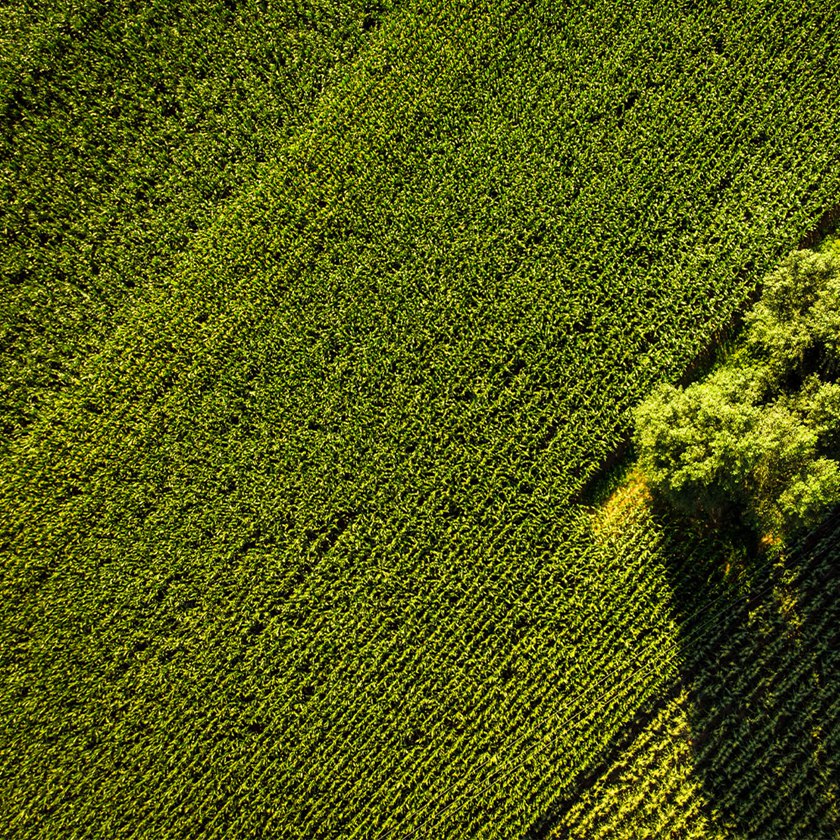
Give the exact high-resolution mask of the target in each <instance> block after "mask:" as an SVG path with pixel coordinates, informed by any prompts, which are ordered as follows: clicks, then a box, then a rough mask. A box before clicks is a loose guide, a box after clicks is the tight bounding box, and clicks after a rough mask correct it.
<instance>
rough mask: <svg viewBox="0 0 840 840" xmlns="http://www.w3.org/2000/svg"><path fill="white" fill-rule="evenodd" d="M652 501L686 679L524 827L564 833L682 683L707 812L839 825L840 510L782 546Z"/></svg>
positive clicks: (791, 824)
mask: <svg viewBox="0 0 840 840" xmlns="http://www.w3.org/2000/svg"><path fill="white" fill-rule="evenodd" d="M616 480H617V481H620V478H617V479H616ZM653 515H654V518H655V520H656V527H657V530H659V531H660V532H661V533H663V534H664V535H665V543H664V545H663V546H662V556H663V557H664V558H666V572H667V576H668V581H669V584H670V588H671V592H672V601H673V610H674V618H675V619H676V621H677V622H678V625H679V628H680V629H679V656H678V660H677V661H679V662H680V675H679V681H678V682H677V683H676V684H675V685H674V686H673V687H672V689H671V690H670V691H668V692H665V693H662V694H661V695H658V696H657V697H656V698H655V699H654V700H652V701H651V702H650V703H649V704H648V705H647V706H645V707H643V708H640V709H639V710H638V712H637V714H636V716H635V718H634V720H633V721H631V722H630V723H629V724H628V725H627V726H626V727H624V729H623V730H622V731H621V732H620V733H619V734H618V735H617V736H616V737H615V738H614V739H613V741H612V742H611V744H610V745H609V746H608V747H607V749H605V750H604V751H603V752H602V754H601V755H600V756H599V758H598V760H597V761H595V762H594V763H593V764H592V765H590V766H589V767H588V768H587V770H586V771H585V772H584V773H582V774H581V776H580V777H579V778H578V779H577V780H576V781H575V782H574V783H573V784H572V785H571V786H570V787H569V788H568V789H567V790H568V792H567V793H566V795H565V796H564V797H563V798H562V799H561V800H559V801H558V802H557V803H556V804H555V806H554V807H553V808H552V809H551V810H550V811H549V812H548V813H545V814H543V815H542V816H541V817H540V818H539V819H537V820H536V821H535V822H534V824H533V825H532V826H531V828H530V830H529V831H528V832H527V833H526V835H525V837H526V838H527V840H538V838H540V839H541V840H544V838H549V837H551V838H554V837H560V836H562V833H560V834H558V833H557V832H558V830H560V826H561V825H562V824H563V822H564V819H565V815H566V813H567V812H568V810H569V809H570V808H571V807H572V806H573V805H574V803H575V802H576V801H577V800H578V798H579V796H580V795H581V794H582V793H583V792H584V791H586V790H588V789H589V788H591V787H592V786H593V785H595V784H596V783H598V782H599V780H603V779H605V778H606V777H605V775H604V774H605V773H608V771H609V769H610V768H611V767H613V766H614V765H615V763H616V762H617V761H619V760H620V759H621V757H622V756H623V755H624V754H625V751H627V750H630V749H632V745H633V743H634V741H635V739H636V738H637V737H638V735H639V734H640V733H641V732H642V731H643V730H645V728H646V727H647V726H648V725H649V724H650V722H651V721H652V720H653V719H654V718H655V717H656V715H657V714H658V713H659V712H660V711H661V710H662V709H664V708H665V707H666V706H667V705H668V704H669V703H670V702H671V701H672V699H673V698H674V697H675V696H676V695H678V694H679V693H680V691H681V690H682V689H683V688H684V689H685V690H686V691H687V693H688V696H689V703H688V718H689V728H690V743H691V752H692V754H693V755H692V757H693V770H692V771H691V772H692V778H693V779H694V780H695V781H696V782H699V784H700V786H701V789H702V792H703V798H705V800H707V803H704V804H703V807H704V808H708V809H709V812H708V813H706V817H707V818H708V820H709V822H710V823H711V824H714V825H718V824H720V825H721V828H724V827H726V828H729V829H731V830H732V836H733V837H738V838H755V839H756V840H758V839H759V838H760V839H761V840H766V839H767V838H780V840H782V838H783V839H784V840H792V838H804V840H822V839H823V838H826V839H827V838H838V837H840V511H838V512H836V513H835V514H833V515H832V516H831V517H830V518H829V519H827V520H826V521H825V522H824V523H823V525H822V526H820V527H819V528H817V529H816V530H815V531H813V532H812V533H811V534H809V535H808V536H807V537H806V538H804V539H802V540H801V541H800V542H799V543H798V544H797V545H796V546H795V547H794V548H792V549H789V550H785V551H779V550H778V549H776V550H775V551H774V550H772V549H770V550H768V549H767V547H766V546H762V545H761V544H760V542H759V541H758V540H757V539H756V537H755V534H753V533H751V532H750V530H749V528H748V527H746V526H744V525H743V524H741V523H739V522H738V521H737V518H733V519H732V520H731V521H730V522H729V523H728V525H727V526H726V527H724V528H721V529H718V530H717V531H712V530H710V529H709V528H706V527H703V526H701V525H699V524H697V523H695V522H692V521H689V520H686V519H682V518H677V517H675V516H674V514H673V513H671V512H670V511H667V510H665V509H662V508H659V507H658V506H657V505H654V512H653ZM651 769H653V768H651ZM663 793H664V792H663ZM651 795H652V796H657V791H656V789H654V790H652V791H651ZM651 804H654V803H651ZM660 805H661V807H662V808H663V809H665V808H667V807H668V805H669V802H668V801H667V796H663V799H662V802H661V803H660ZM711 809H714V810H715V811H717V814H713V813H711ZM663 813H664V812H663ZM636 816H638V815H636ZM680 816H681V815H680ZM680 816H677V817H675V818H674V819H675V820H678V819H680ZM632 819H633V815H628V816H627V817H625V818H622V819H621V820H619V821H617V822H616V823H615V826H614V827H615V830H616V832H617V834H616V835H615V836H622V837H623V836H634V835H633V832H634V830H635V829H640V828H641V827H640V826H634V825H633V824H632ZM685 828H686V826H685V825H683V824H679V825H677V824H675V825H674V827H673V834H668V835H666V836H674V837H678V836H683V835H682V832H683V831H684V830H685ZM724 831H725V828H724ZM628 832H629V834H628ZM604 836H613V835H612V834H610V833H609V831H607V833H606V834H605V835H604ZM644 836H647V835H646V834H645V835H644Z"/></svg>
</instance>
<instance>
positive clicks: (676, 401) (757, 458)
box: [634, 250, 840, 534]
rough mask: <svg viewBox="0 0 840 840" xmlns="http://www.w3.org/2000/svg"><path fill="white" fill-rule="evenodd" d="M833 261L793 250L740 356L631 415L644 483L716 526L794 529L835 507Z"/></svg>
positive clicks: (836, 277)
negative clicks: (727, 521) (741, 518)
mask: <svg viewBox="0 0 840 840" xmlns="http://www.w3.org/2000/svg"><path fill="white" fill-rule="evenodd" d="M838 281H840V261H838V260H837V259H836V258H834V257H832V256H830V255H826V256H824V255H821V254H817V253H814V252H812V251H807V250H803V251H796V252H794V253H793V254H791V255H790V256H789V257H788V258H787V259H786V260H785V261H784V262H783V263H782V264H781V266H780V267H779V268H778V269H776V270H775V271H773V272H772V273H771V274H770V275H769V276H768V278H767V280H766V284H765V287H764V293H763V295H762V298H761V300H760V301H759V302H758V303H757V304H756V305H755V306H754V307H753V309H752V310H751V311H750V312H749V313H748V314H747V316H746V319H745V322H746V326H745V334H744V340H743V344H744V351H743V352H736V353H735V354H734V355H733V357H732V360H731V361H729V362H728V363H727V364H725V365H724V366H723V367H722V368H720V369H718V370H716V371H715V372H714V373H713V374H712V375H710V376H709V377H708V378H707V379H706V380H704V381H703V382H699V383H694V384H692V385H689V386H688V387H687V388H685V389H682V388H675V387H673V386H670V385H663V386H660V388H659V389H658V390H656V391H654V393H653V394H652V395H651V397H650V398H649V399H648V400H646V401H645V402H644V403H642V404H641V405H640V406H639V407H638V408H637V410H636V412H635V415H634V416H635V423H636V431H635V440H636V444H637V446H638V449H639V454H640V464H641V467H642V469H643V470H644V472H645V473H646V475H647V476H648V478H649V480H650V484H651V486H652V487H653V488H654V489H655V490H657V491H659V492H660V493H661V494H662V495H663V496H664V497H665V498H667V499H669V500H670V501H671V502H672V503H674V504H676V505H677V506H678V507H680V508H681V509H683V510H686V511H688V512H690V513H695V514H700V515H704V516H707V517H709V518H710V519H711V521H712V522H713V523H714V524H715V525H720V524H721V522H722V521H723V519H724V518H725V517H726V516H731V515H732V514H733V511H735V510H741V512H742V513H745V514H746V515H747V517H748V518H749V519H750V520H751V521H752V523H753V525H754V526H755V527H756V528H758V529H759V530H760V531H762V532H767V531H770V532H775V533H784V534H793V533H796V532H798V531H801V530H802V529H804V528H807V527H811V526H813V525H814V524H815V523H816V522H817V521H819V519H820V517H821V516H823V515H825V513H826V512H827V511H828V510H830V509H831V508H832V507H833V506H834V505H836V504H837V503H840V483H838V469H840V465H838V463H837V462H836V461H835V460H832V459H831V457H828V456H832V457H834V456H837V455H840V450H838V446H837V444H838V436H840V411H838V409H840V386H838V384H837V383H835V382H833V381H830V380H828V381H826V380H824V379H823V378H821V377H825V376H828V375H831V374H832V373H833V371H834V370H835V369H836V359H837V356H836V347H837V345H838V342H840V333H836V334H835V333H834V332H832V330H834V329H838V330H840V321H837V320H836V313H837V312H840V298H838V297H837V290H838V288H840V286H838Z"/></svg>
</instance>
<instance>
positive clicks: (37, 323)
mask: <svg viewBox="0 0 840 840" xmlns="http://www.w3.org/2000/svg"><path fill="white" fill-rule="evenodd" d="M21 5H22V7H23V10H24V11H23V12H22V13H21V15H19V16H18V18H16V20H17V21H18V22H19V19H20V18H21V17H24V18H28V13H27V12H26V10H27V9H32V8H33V7H36V6H37V7H38V8H39V9H40V8H41V7H42V6H44V5H46V4H32V3H24V4H21ZM383 5H387V4H383ZM65 6H66V8H63V9H59V10H58V11H57V12H56V15H48V16H46V17H45V18H44V21H41V18H40V17H38V16H37V15H36V18H35V19H33V20H31V21H30V23H31V25H28V26H29V28H27V26H21V31H24V32H30V33H35V34H34V35H33V37H32V38H31V39H30V40H29V41H26V43H23V42H21V41H20V40H16V38H15V37H11V36H8V37H7V35H6V33H4V37H3V38H2V39H1V40H2V44H0V50H2V55H3V56H4V59H3V60H5V56H11V57H12V59H13V60H14V61H17V64H16V65H15V66H16V67H19V68H20V69H19V71H15V73H18V75H15V73H11V75H9V76H8V77H4V78H8V79H10V80H11V81H10V82H9V88H8V90H9V96H8V102H9V103H11V104H12V105H14V103H18V105H20V106H21V107H23V109H24V111H25V115H26V118H25V119H22V120H21V121H20V122H19V123H15V124H14V125H13V124H12V122H11V121H10V120H8V119H7V121H6V123H5V129H7V130H8V136H7V139H8V141H9V145H8V146H6V147H4V149H6V150H7V151H6V153H5V154H3V155H2V156H0V158H2V160H3V161H9V160H14V161H15V163H14V165H12V164H9V167H8V169H9V172H7V173H6V175H4V177H6V178H7V181H6V182H4V183H7V184H9V185H10V186H9V192H8V194H6V193H3V194H2V195H0V200H2V203H3V211H4V212H5V213H6V214H7V216H8V218H10V219H13V220H14V223H13V224H10V226H9V228H8V229H9V230H11V231H14V232H15V233H14V236H13V235H12V234H9V235H8V240H9V241H4V243H3V244H4V247H3V249H2V258H3V259H4V260H6V259H7V258H8V264H5V263H4V264H5V265H6V267H7V269H8V285H7V286H6V287H4V292H7V293H8V296H7V297H4V308H3V310H2V326H3V329H4V330H5V332H4V333H3V336H4V338H3V340H4V341H7V342H11V344H7V345H6V346H9V347H10V348H11V350H10V352H9V353H8V354H7V355H6V356H4V360H5V361H4V363H5V362H8V365H7V367H8V371H9V374H8V375H6V374H4V375H3V382H4V383H5V382H8V383H10V384H9V393H10V394H12V395H13V398H11V397H10V398H9V399H4V400H2V401H0V402H2V403H3V405H2V408H3V409H4V410H7V413H6V420H5V421H4V422H5V423H6V425H5V426H4V428H8V429H10V430H11V431H10V434H9V440H8V441H7V446H6V447H5V451H4V453H3V456H2V457H0V513H1V514H2V515H0V545H2V549H3V552H4V558H3V564H2V569H0V680H2V685H0V756H1V757H2V758H0V761H2V762H3V766H2V786H1V789H0V796H2V803H0V805H2V807H0V835H4V836H9V837H15V838H16V840H17V838H39V840H40V838H44V837H49V836H55V837H61V838H74V837H85V838H100V837H103V838H106V837H107V838H114V837H120V838H135V837H137V838H140V837H152V838H155V837H189V838H211V837H219V838H222V837H236V838H240V837H241V838H247V837H271V838H275V837H278V838H286V837H288V838H301V837H306V838H338V837H342V838H345V837H347V838H365V839H366V840H367V838H376V837H377V836H378V835H384V836H386V837H389V838H396V837H401V836H406V835H408V834H409V833H410V832H412V831H413V830H414V829H417V833H416V834H415V837H418V838H419V837H429V838H435V840H438V839H439V838H477V839H479V840H480V838H495V837H506V838H507V837H526V836H528V834H529V833H530V829H531V827H532V826H533V825H534V824H535V823H536V822H537V821H538V820H539V819H540V817H541V815H543V814H545V813H548V812H549V811H550V810H551V808H552V806H553V803H554V802H555V801H556V799H557V798H558V797H563V796H566V795H574V794H575V793H577V792H579V791H578V788H579V785H580V784H582V782H581V779H582V778H583V775H582V774H585V772H586V771H587V769H588V768H590V767H592V766H593V765H595V764H596V763H597V762H598V761H599V760H600V757H601V755H602V754H603V751H604V750H606V749H607V748H608V747H609V744H610V743H611V741H612V739H613V738H614V737H615V736H616V735H617V734H618V733H620V732H621V731H622V729H623V728H624V727H625V726H626V725H627V723H628V722H629V721H631V720H632V719H633V716H634V715H635V713H636V711H637V710H638V708H639V707H640V705H641V704H643V703H645V702H647V701H648V700H650V699H651V698H652V697H655V696H656V695H657V693H658V692H659V691H660V690H661V688H662V685H663V682H665V681H669V680H671V679H672V678H673V676H674V669H675V668H676V665H675V664H674V662H675V658H673V657H675V656H676V654H674V652H673V651H671V653H668V651H669V650H670V648H671V646H672V645H673V642H674V640H675V633H676V630H677V628H676V627H675V623H676V621H675V618H674V616H673V614H672V611H671V609H672V602H671V600H670V597H669V591H670V582H669V580H668V578H667V576H666V574H665V573H664V571H663V569H662V567H661V565H659V564H657V563H652V562H650V557H651V552H652V551H653V550H654V547H653V546H652V545H651V543H652V542H655V540H654V539H653V537H651V536H650V535H648V534H647V532H646V531H645V530H644V529H641V530H639V529H636V530H632V531H631V530H630V529H625V531H624V532H623V533H622V538H627V539H628V540H630V543H629V544H630V545H632V546H633V547H634V549H635V550H636V552H637V553H636V554H634V555H633V559H632V562H630V561H628V557H629V556H630V553H629V552H628V551H618V552H615V551H612V550H609V547H604V545H602V542H601V541H600V538H598V537H597V535H595V534H594V532H593V530H592V528H590V527H587V523H588V521H589V520H588V513H587V512H586V511H584V510H582V509H581V508H582V505H581V504H580V503H579V501H578V500H580V499H581V498H583V496H584V491H585V489H586V485H587V482H588V481H589V480H590V479H591V478H592V477H593V476H595V475H596V474H597V473H598V471H599V470H600V469H601V466H602V464H603V462H604V459H605V458H606V457H607V456H608V455H610V454H611V453H613V452H614V451H615V450H616V448H617V446H618V445H619V444H620V442H621V441H622V440H623V437H624V434H625V432H626V429H627V426H628V420H629V416H630V408H631V406H633V405H635V404H636V403H637V402H638V401H639V400H640V399H641V398H642V397H643V396H644V395H645V394H647V393H648V392H649V390H650V388H651V387H652V385H653V384H654V383H655V382H657V381H660V380H662V379H665V378H668V377H671V378H674V377H676V376H678V375H679V374H680V372H681V371H683V370H685V369H686V368H687V367H688V365H689V364H690V363H691V362H692V360H693V359H694V358H695V357H696V356H697V354H698V352H699V351H700V349H701V348H703V347H704V346H706V345H707V344H708V342H709V341H710V340H711V338H712V336H714V335H715V334H716V333H717V332H718V331H719V330H720V329H721V328H722V327H724V326H725V325H726V324H728V323H730V321H731V319H732V317H733V315H734V313H735V312H737V311H738V310H739V309H740V307H741V305H742V302H743V300H744V299H745V298H746V297H747V296H748V295H749V293H750V290H751V289H752V288H753V286H754V285H755V284H756V282H757V281H758V279H759V278H760V277H761V276H762V275H763V273H764V272H765V271H766V270H767V269H769V268H770V267H771V266H772V265H774V264H775V262H776V261H777V259H778V258H779V256H780V255H781V254H782V253H784V252H786V251H787V250H788V249H789V248H791V247H792V246H793V245H794V244H795V243H796V242H797V241H798V240H799V238H800V237H801V236H802V235H803V233H804V232H806V231H808V230H810V229H811V228H812V227H813V226H814V224H815V223H816V221H817V220H818V219H819V218H820V217H821V215H822V214H823V212H824V211H825V209H826V207H827V206H828V205H829V204H830V203H832V202H834V201H836V196H837V195H838V194H840V166H838V165H836V158H837V155H838V147H837V143H836V138H837V136H838V132H840V111H838V109H836V108H834V107H829V106H828V104H827V103H830V102H833V101H834V97H835V95H836V79H837V78H838V76H840V42H838V39H837V38H836V37H835V34H834V33H835V32H836V30H837V26H836V24H837V22H838V19H837V14H835V13H833V12H829V11H827V10H826V9H824V8H822V7H819V6H818V5H817V4H802V3H798V2H797V3H795V2H793V0H782V2H779V0H764V2H758V3H755V2H751V0H750V2H748V1H747V0H735V2H733V3H728V4H724V3H713V2H692V3H688V2H686V3H678V4H663V3H659V2H653V0H646V2H635V0H634V2H618V3H616V2H605V1H604V2H597V3H588V2H579V0H573V2H555V1H554V0H553V1H552V2H545V0H538V2H535V3H529V4H522V3H514V2H510V0H501V2H493V3H487V2H484V3H481V2H479V3H473V2H470V3H458V2H452V0H412V2H410V3H406V4H402V3H401V4H399V5H397V6H395V7H394V8H392V9H390V10H389V9H387V8H386V9H384V10H382V11H377V7H375V6H373V5H372V4H367V5H366V4H364V3H362V4H353V3H341V4H339V5H337V6H330V5H329V4H325V3H323V2H320V0H318V2H314V3H312V4H307V3H294V4H289V3H283V4H275V3H272V2H257V0H254V2H248V3H245V2H242V3H240V2H236V0H227V2H219V3H218V4H211V5H209V6H205V5H204V4H202V3H195V4H193V5H192V6H187V5H185V4H182V3H178V4H175V3H170V2H163V0H161V2H158V3H157V4H155V5H154V6H148V4H144V3H140V2H137V3H133V4H128V3H126V4H120V3H99V4H96V3H87V4H84V5H83V6H82V5H80V4H70V3H67V4H65ZM147 8H148V9H149V11H148V12H145V13H144V10H146V9H147ZM79 10H81V11H79ZM85 10H90V14H88V13H87V12H86V11H85ZM179 12H182V16H181V17H179ZM345 15H346V16H345ZM313 18H314V19H315V20H314V22H313V20H312V19H313ZM2 20H3V21H8V20H11V17H9V16H4V17H2ZM371 21H373V22H374V23H376V22H377V21H378V25H371ZM42 23H43V26H42ZM16 25H17V23H16ZM36 30H37V31H36ZM345 36H346V37H345ZM27 37H29V36H27ZM14 44H19V48H18V49H14V47H13V46H10V45H14ZM307 45H309V46H307ZM319 45H320V46H319ZM310 46H311V47H312V49H311V50H310V49H309V47H310ZM32 56H36V58H37V60H34V59H33V60H32V61H31V59H32ZM30 71H31V72H30ZM36 71H37V72H36ZM135 72H136V74H137V76H133V75H132V74H133V73H135ZM30 76H31V78H30ZM86 80H93V81H92V82H91V84H92V85H93V89H91V88H87V87H85V84H86ZM109 84H111V85H112V86H113V91H112V93H113V96H112V95H111V94H110V93H109V87H108V86H109ZM16 92H19V95H16ZM284 103H285V104H284ZM18 105H15V107H18ZM287 105H288V107H287ZM102 109H104V110H105V111H106V113H104V114H103V113H102ZM138 144H139V145H138ZM14 167H18V169H17V171H18V173H19V174H18V175H17V176H16V175H15V169H14ZM112 187H113V189H112ZM51 189H52V190H54V192H53V191H51ZM18 199H20V200H18ZM166 208H169V210H167V209H166ZM170 210H171V212H169V211H170ZM71 220H72V221H71ZM193 227H195V230H192V228H193ZM6 229H7V228H6V227H3V228H2V230H3V231H5V230H6ZM4 236H5V234H4ZM20 267H22V268H23V269H25V271H24V273H23V274H21V273H19V272H18V268H20ZM97 270H98V272H99V273H98V274H97ZM27 272H28V273H27ZM639 663H644V664H645V666H646V669H645V670H644V671H643V672H642V673H641V674H638V675H635V676H634V678H633V679H632V680H630V679H629V677H630V675H631V674H632V673H633V669H634V668H635V667H636V666H637V665H638V664H639ZM607 686H609V687H611V688H612V689H613V693H612V694H611V695H609V696H606V697H600V696H599V695H598V691H599V690H600V689H601V688H606V687H607ZM448 806H451V807H449V809H448V810H447V811H446V812H445V813H443V814H440V813H438V810H439V809H441V808H446V807H448ZM429 821H430V822H429ZM387 832H390V834H388V833H387ZM380 840H381V838H380Z"/></svg>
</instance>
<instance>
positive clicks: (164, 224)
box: [0, 0, 391, 439]
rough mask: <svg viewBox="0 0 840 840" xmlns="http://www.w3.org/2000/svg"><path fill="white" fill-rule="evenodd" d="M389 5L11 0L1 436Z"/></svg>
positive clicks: (237, 186) (180, 245)
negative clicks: (42, 0)
mask: <svg viewBox="0 0 840 840" xmlns="http://www.w3.org/2000/svg"><path fill="white" fill-rule="evenodd" d="M43 5H44V6H47V5H48V4H43ZM390 5H391V4H390V2H387V3H385V4H384V5H383V6H382V7H381V8H380V9H379V11H378V12H376V11H371V10H370V8H369V4H368V3H367V2H366V0H349V2H346V3H345V2H334V3H330V2H323V3H322V2H318V0H313V2H309V0H304V2H298V3H294V4H289V3H282V4H278V3H267V4H266V3H261V2H256V0H245V2H223V0H188V2H178V3H172V2H169V0H147V2H135V1H134V0H117V2H106V1H105V0H87V2H84V3H74V4H72V5H67V6H62V5H58V4H56V5H55V6H54V8H51V9H49V10H47V9H41V8H40V4H37V5H36V8H31V9H27V4H17V5H15V4H12V5H11V6H10V7H7V8H6V9H5V10H4V12H3V13H2V16H0V41H2V42H3V43H4V44H7V45H9V47H8V48H7V51H6V52H5V53H4V54H3V55H2V56H0V235H2V239H0V243H2V247H0V306H2V312H3V317H2V319H0V351H2V352H0V438H4V439H6V438H9V437H13V436H17V435H19V434H20V433H21V431H22V430H24V429H25V428H26V427H27V426H28V425H29V424H30V423H31V422H32V421H33V419H34V418H35V417H37V415H38V412H39V411H40V409H41V407H42V406H43V405H44V404H45V403H48V402H50V401H51V400H52V399H53V398H54V397H55V395H56V394H57V393H60V392H61V390H63V389H64V388H65V387H67V386H69V385H72V384H73V383H74V382H75V380H76V378H77V377H78V376H79V368H80V365H81V364H82V363H83V361H84V358H85V357H86V356H87V355H89V354H90V353H93V352H96V351H97V350H98V349H99V347H100V346H101V344H102V342H103V341H104V340H106V337H107V335H108V333H109V331H110V330H112V329H114V328H115V325H116V324H118V323H119V322H120V321H122V320H123V318H124V317H126V315H125V313H124V312H123V311H122V309H123V307H128V308H129V309H130V301H131V298H132V296H133V295H134V294H136V293H137V292H139V291H141V290H143V289H147V288H149V287H152V288H153V287H155V286H156V285H160V284H162V283H164V282H165V278H166V277H167V275H168V274H170V273H171V272H173V271H174V270H176V268H175V265H176V260H177V257H178V255H179V254H180V253H181V252H182V251H183V250H184V249H185V248H188V247H190V245H191V244H192V243H193V240H194V238H195V237H196V236H197V235H198V233H197V232H198V231H200V230H201V229H203V228H205V227H207V225H208V224H210V223H211V221H212V219H213V218H214V216H215V214H216V213H218V212H219V211H220V210H221V209H222V208H223V207H224V206H225V205H226V204H227V203H228V202H229V201H230V200H231V199H232V197H233V196H235V195H236V194H237V193H239V192H240V191H241V190H243V189H250V187H251V186H252V184H253V183H254V181H255V180H256V179H258V178H259V177H260V175H259V172H260V169H261V167H263V166H264V165H265V163H266V162H267V161H270V160H272V159H274V158H275V157H276V156H277V154H278V152H279V150H280V149H282V148H283V146H284V145H286V144H287V143H290V142H294V138H295V136H296V135H297V133H298V132H300V131H301V130H305V128H306V127H307V126H308V124H309V121H310V119H311V117H312V111H313V108H315V106H316V104H317V102H318V99H319V97H320V95H321V93H322V90H323V88H324V86H325V84H327V81H328V80H329V79H331V78H333V77H334V76H337V75H340V72H342V68H344V67H346V65H347V64H349V62H351V60H352V59H353V58H354V57H355V55H356V53H357V52H358V50H359V48H360V46H361V45H362V43H363V41H364V40H365V39H366V38H367V35H366V33H365V31H364V24H365V22H366V21H367V22H368V24H370V22H371V21H376V20H379V19H380V18H381V17H382V16H383V15H384V13H385V11H386V7H390ZM12 45H14V46H16V49H15V48H13V47H12ZM129 317H130V316H129Z"/></svg>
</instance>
